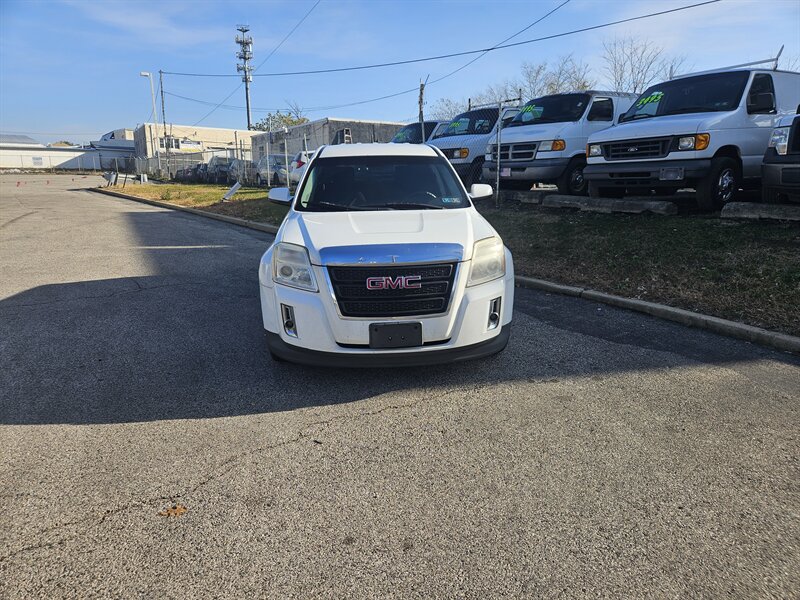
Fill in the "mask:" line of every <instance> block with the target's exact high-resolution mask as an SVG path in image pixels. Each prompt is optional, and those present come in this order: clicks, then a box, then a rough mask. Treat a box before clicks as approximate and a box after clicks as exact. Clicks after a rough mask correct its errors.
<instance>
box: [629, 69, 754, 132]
mask: <svg viewBox="0 0 800 600" xmlns="http://www.w3.org/2000/svg"><path fill="white" fill-rule="evenodd" d="M749 76H750V72H749V71H732V72H729V73H709V74H707V75H696V76H694V77H684V78H682V79H674V80H672V81H666V82H664V83H659V84H658V85H654V86H651V87H649V88H648V89H647V90H645V92H644V93H643V94H642V95H641V96H639V98H638V99H637V100H636V102H634V103H633V105H632V106H631V107H630V108H629V109H628V111H627V112H626V113H625V114H624V115H622V117H620V123H622V122H625V121H633V120H635V119H646V118H649V117H663V116H666V115H679V114H687V113H699V112H721V111H728V110H734V109H735V108H736V107H737V106H739V101H740V100H741V99H742V93H743V92H744V86H745V85H746V84H747V79H748V77H749Z"/></svg>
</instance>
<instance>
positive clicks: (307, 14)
mask: <svg viewBox="0 0 800 600" xmlns="http://www.w3.org/2000/svg"><path fill="white" fill-rule="evenodd" d="M321 1H322V0H317V1H316V2H315V3H314V5H313V6H312V7H311V8H309V9H308V12H307V13H306V14H305V15H303V18H302V19H300V20H299V21H298V22H297V24H296V25H295V26H294V27H292V29H291V31H289V33H287V34H286V35H285V36H284V37H283V39H282V40H281V41H280V42H278V45H277V46H275V47H274V48H273V49H272V51H271V52H270V53H269V54H268V55H267V57H266V58H265V59H264V60H262V61H261V62H260V63H258V66H256V68H255V69H253V71H254V72H255V71H257V70H258V69H259V68H261V66H262V65H263V64H264V63H265V62H267V61H268V60H269V59H270V57H271V56H272V55H273V54H275V53H276V52H277V51H278V49H279V48H280V47H281V46H283V43H284V42H285V41H286V40H288V39H289V36H291V35H292V34H293V33H294V32H295V31H296V30H297V28H298V27H300V25H302V24H303V21H305V20H306V19H307V18H308V16H309V15H310V14H311V13H312V12H313V10H314V9H315V8H317V5H318V4H319V3H320V2H321ZM164 73H165V74H166V71H165V72H164ZM233 77H238V75H234V76H233ZM243 85H244V83H240V84H239V85H238V86H236V89H235V90H233V91H232V92H231V93H230V94H228V95H227V96H225V98H223V99H222V101H221V102H220V103H219V104H217V106H215V107H214V108H212V109H211V110H210V111H208V112H207V113H206V114H205V115H203V117H202V118H201V119H200V120H199V121H197V122H196V123H195V125H199V124H200V123H202V122H203V121H205V120H206V119H207V118H208V117H210V116H211V115H212V114H214V113H215V112H216V110H217V109H218V108H219V107H220V106H221V105H222V104H224V103H225V102H227V101H228V100H230V98H231V96H233V95H234V94H235V93H236V92H238V91H239V90H240V89H241V88H242V86H243Z"/></svg>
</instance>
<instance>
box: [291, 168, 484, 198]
mask: <svg viewBox="0 0 800 600" xmlns="http://www.w3.org/2000/svg"><path fill="white" fill-rule="evenodd" d="M468 206H470V202H469V198H467V196H466V195H465V194H464V191H463V188H462V187H461V184H460V182H459V181H458V178H457V177H456V175H455V174H454V173H453V170H452V169H451V168H450V165H448V164H447V160H446V159H444V158H441V157H439V156H346V157H336V158H324V157H321V158H319V159H317V160H315V161H314V162H313V163H312V164H311V168H310V170H309V172H308V175H307V177H306V178H305V182H304V183H303V187H302V188H301V189H300V192H299V193H298V194H297V202H296V203H295V210H299V211H310V212H330V211H333V212H342V211H355V210H358V211H361V210H430V209H450V208H466V207H468Z"/></svg>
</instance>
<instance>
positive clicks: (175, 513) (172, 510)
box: [158, 504, 189, 517]
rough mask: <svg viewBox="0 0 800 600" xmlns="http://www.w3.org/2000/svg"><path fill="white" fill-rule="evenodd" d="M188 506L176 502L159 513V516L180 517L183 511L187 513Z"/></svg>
mask: <svg viewBox="0 0 800 600" xmlns="http://www.w3.org/2000/svg"><path fill="white" fill-rule="evenodd" d="M187 510H189V509H188V508H186V507H185V506H184V505H183V504H174V505H173V506H170V507H169V508H165V509H164V510H162V511H161V512H159V513H158V516H159V517H180V516H181V515H182V514H183V513H185V512H186V511H187Z"/></svg>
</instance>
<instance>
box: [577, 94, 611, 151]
mask: <svg viewBox="0 0 800 600" xmlns="http://www.w3.org/2000/svg"><path fill="white" fill-rule="evenodd" d="M613 123H614V100H613V99H611V98H608V97H606V96H597V97H595V98H594V100H593V101H592V106H591V107H590V108H589V112H587V113H586V119H585V121H584V123H583V137H584V140H583V146H584V147H585V146H586V140H588V139H589V136H590V135H592V134H593V133H595V132H597V131H601V130H603V129H606V128H608V127H611V125H612V124H613Z"/></svg>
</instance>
